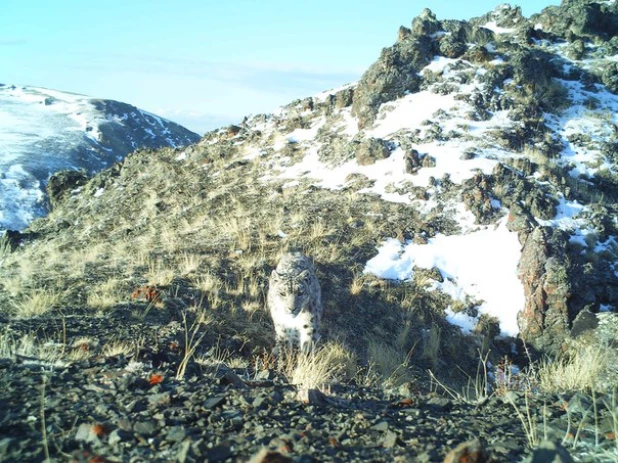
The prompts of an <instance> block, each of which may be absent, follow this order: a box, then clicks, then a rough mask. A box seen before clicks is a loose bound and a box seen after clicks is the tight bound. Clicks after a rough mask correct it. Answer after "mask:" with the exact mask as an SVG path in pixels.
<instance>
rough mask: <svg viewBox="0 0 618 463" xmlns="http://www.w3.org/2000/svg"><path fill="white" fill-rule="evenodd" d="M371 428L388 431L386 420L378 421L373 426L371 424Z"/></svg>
mask: <svg viewBox="0 0 618 463" xmlns="http://www.w3.org/2000/svg"><path fill="white" fill-rule="evenodd" d="M371 430H372V431H380V432H386V431H388V421H380V422H379V423H377V424H374V425H373V426H371Z"/></svg>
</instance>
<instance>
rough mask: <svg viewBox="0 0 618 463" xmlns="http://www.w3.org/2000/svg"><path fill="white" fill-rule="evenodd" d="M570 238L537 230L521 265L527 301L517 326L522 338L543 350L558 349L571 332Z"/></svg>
mask: <svg viewBox="0 0 618 463" xmlns="http://www.w3.org/2000/svg"><path fill="white" fill-rule="evenodd" d="M568 242H569V236H568V234H567V233H566V232H564V231H562V230H559V229H554V228H551V227H537V228H535V229H534V230H533V231H532V232H531V233H530V235H529V236H528V239H527V240H526V242H525V244H524V247H523V249H522V253H521V258H520V261H519V265H518V273H519V275H518V276H519V279H520V280H521V282H522V284H523V286H524V294H525V298H526V302H525V305H524V309H523V310H522V311H521V312H520V313H519V315H518V318H517V324H518V326H519V330H520V336H521V338H522V339H523V340H524V341H526V342H529V343H530V344H532V345H533V346H534V347H535V348H537V349H538V350H542V351H552V350H556V349H557V348H558V346H559V345H560V343H561V341H562V340H564V339H565V337H566V336H567V335H568V333H569V329H570V325H569V321H570V319H571V315H570V314H569V298H570V297H571V293H572V286H571V279H570V276H569V263H568V258H567V244H568Z"/></svg>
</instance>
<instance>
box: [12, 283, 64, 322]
mask: <svg viewBox="0 0 618 463" xmlns="http://www.w3.org/2000/svg"><path fill="white" fill-rule="evenodd" d="M61 301H62V295H61V294H60V293H58V292H55V291H52V290H47V289H37V290H34V291H32V292H31V293H30V294H26V295H24V296H22V297H21V298H19V299H16V300H14V301H13V309H14V310H13V315H14V316H16V317H18V318H22V317H23V318H29V317H36V316H39V315H43V314H44V313H46V312H49V311H50V310H52V309H54V308H57V307H58V306H59V305H60V302H61Z"/></svg>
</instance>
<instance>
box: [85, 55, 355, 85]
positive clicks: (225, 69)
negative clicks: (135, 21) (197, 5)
mask: <svg viewBox="0 0 618 463" xmlns="http://www.w3.org/2000/svg"><path fill="white" fill-rule="evenodd" d="M73 67H74V68H79V69H83V70H96V71H106V70H110V69H114V70H118V69H122V70H123V71H124V72H134V73H144V74H151V73H157V74H159V75H179V76H185V77H193V78H199V79H208V80H213V81H221V82H225V83H227V84H234V85H238V86H241V87H244V88H248V89H253V90H259V91H267V92H276V93H281V92H298V91H303V90H307V89H309V90H310V91H319V90H323V89H324V88H332V87H334V86H338V85H342V84H345V83H349V82H352V81H354V80H357V79H358V78H359V77H360V76H361V74H362V70H360V69H345V68H336V67H327V66H323V67H316V66H297V65H290V64H285V63H265V62H238V63H230V62H213V61H207V60H193V59H187V58H179V57H145V56H139V57H135V56H128V55H123V54H105V55H98V56H92V55H88V59H87V60H82V61H80V63H79V64H77V65H73Z"/></svg>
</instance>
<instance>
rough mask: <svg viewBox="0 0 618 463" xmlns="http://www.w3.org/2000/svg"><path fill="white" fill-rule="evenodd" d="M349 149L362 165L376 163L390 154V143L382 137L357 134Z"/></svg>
mask: <svg viewBox="0 0 618 463" xmlns="http://www.w3.org/2000/svg"><path fill="white" fill-rule="evenodd" d="M349 149H350V150H351V151H352V152H353V153H354V156H355V157H356V160H357V161H358V163H359V164H360V165H361V166H367V165H370V164H374V163H375V162H376V161H379V160H380V159H386V158H387V157H389V156H390V149H389V144H388V142H386V141H385V140H382V139H381V138H371V137H369V138H366V137H364V136H362V135H361V136H356V137H354V139H352V141H351V142H350V145H349Z"/></svg>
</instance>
